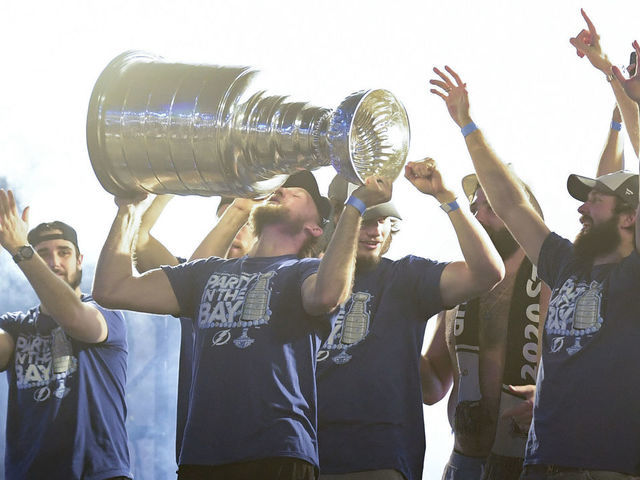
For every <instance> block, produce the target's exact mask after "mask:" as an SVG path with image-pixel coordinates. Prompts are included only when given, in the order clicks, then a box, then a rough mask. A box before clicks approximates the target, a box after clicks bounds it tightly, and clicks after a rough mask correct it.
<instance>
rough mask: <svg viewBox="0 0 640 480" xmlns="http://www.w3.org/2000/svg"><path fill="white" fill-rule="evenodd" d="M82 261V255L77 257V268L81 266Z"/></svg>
mask: <svg viewBox="0 0 640 480" xmlns="http://www.w3.org/2000/svg"><path fill="white" fill-rule="evenodd" d="M83 259H84V255H82V254H80V255H78V259H77V260H76V264H77V265H78V267H79V266H81V265H82V260H83Z"/></svg>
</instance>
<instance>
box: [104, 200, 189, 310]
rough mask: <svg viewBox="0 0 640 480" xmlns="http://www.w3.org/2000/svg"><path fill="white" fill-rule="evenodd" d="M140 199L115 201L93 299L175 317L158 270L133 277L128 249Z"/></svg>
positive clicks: (165, 279)
mask: <svg viewBox="0 0 640 480" xmlns="http://www.w3.org/2000/svg"><path fill="white" fill-rule="evenodd" d="M141 200H142V198H137V199H135V200H134V199H116V204H117V205H118V213H117V214H116V218H115V220H114V221H113V225H112V226H111V230H110V231H109V236H108V237H107V240H106V242H105V244H104V246H103V247H102V252H101V253H100V258H99V259H98V264H97V266H96V275H95V279H94V284H93V297H94V299H95V300H96V301H97V302H98V303H99V304H100V305H103V306H105V307H107V308H118V309H125V310H135V311H138V312H147V313H158V314H171V315H177V314H178V313H179V312H180V308H179V305H178V300H177V299H176V296H175V294H174V292H173V288H172V287H171V284H170V283H169V279H168V277H167V276H166V275H165V273H164V272H163V271H162V270H159V269H155V270H150V271H148V272H146V273H145V274H143V275H142V276H134V275H133V269H132V268H133V267H132V258H131V256H132V249H133V242H134V241H135V236H136V233H137V231H138V227H139V222H140V217H141V205H140V202H141Z"/></svg>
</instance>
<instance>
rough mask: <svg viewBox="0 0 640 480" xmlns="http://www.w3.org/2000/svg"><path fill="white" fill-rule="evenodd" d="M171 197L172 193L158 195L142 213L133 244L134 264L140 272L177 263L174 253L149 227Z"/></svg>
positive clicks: (156, 219)
mask: <svg viewBox="0 0 640 480" xmlns="http://www.w3.org/2000/svg"><path fill="white" fill-rule="evenodd" d="M172 198H173V195H158V196H157V197H155V198H154V199H153V201H152V202H151V205H149V208H148V209H147V210H146V211H145V212H144V214H143V215H142V219H141V221H140V228H139V229H138V235H137V236H136V244H135V266H136V269H137V270H138V272H140V273H144V272H146V271H147V270H152V269H154V268H158V267H160V265H177V264H178V259H177V258H176V257H175V255H173V254H172V253H171V252H170V251H169V249H168V248H167V247H165V246H164V245H163V244H162V243H161V242H160V241H159V240H158V239H157V238H155V237H154V236H153V235H151V229H152V228H153V226H154V225H155V224H156V222H157V221H158V218H159V217H160V214H161V213H162V212H163V211H164V209H165V207H166V206H167V204H168V203H169V201H170V200H171V199H172Z"/></svg>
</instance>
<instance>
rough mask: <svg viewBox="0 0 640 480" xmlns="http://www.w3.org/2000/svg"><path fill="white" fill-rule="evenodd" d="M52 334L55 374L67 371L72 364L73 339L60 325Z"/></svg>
mask: <svg viewBox="0 0 640 480" xmlns="http://www.w3.org/2000/svg"><path fill="white" fill-rule="evenodd" d="M51 336H52V339H51V343H52V345H51V356H52V357H53V360H52V363H53V374H54V375H56V374H60V373H65V372H66V371H68V370H69V367H70V366H71V356H72V355H73V348H72V346H71V340H69V338H68V337H67V335H66V333H64V330H62V328H60V327H58V328H56V329H55V330H54V331H53V332H51Z"/></svg>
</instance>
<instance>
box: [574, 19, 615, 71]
mask: <svg viewBox="0 0 640 480" xmlns="http://www.w3.org/2000/svg"><path fill="white" fill-rule="evenodd" d="M580 13H582V17H583V18H584V21H585V22H586V23H587V30H582V31H581V32H580V33H579V34H578V35H576V36H575V37H572V38H570V39H569V43H571V45H573V46H574V47H576V51H577V54H578V56H579V57H584V56H586V57H587V59H588V60H589V61H590V62H591V65H593V66H594V67H596V68H597V69H598V70H600V71H601V72H603V73H604V74H605V75H607V76H609V75H611V62H610V61H609V58H608V57H607V55H606V54H605V53H604V52H603V51H602V47H601V46H600V35H598V32H597V31H596V27H595V25H594V24H593V22H592V21H591V20H590V19H589V17H588V16H587V14H586V12H585V11H584V10H583V9H580Z"/></svg>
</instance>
